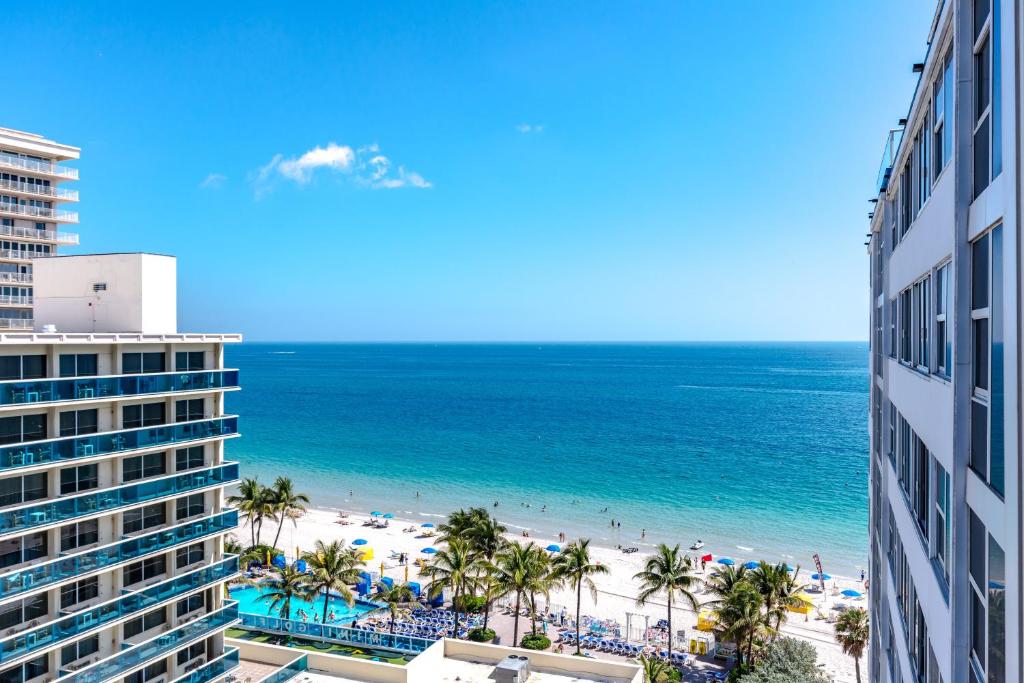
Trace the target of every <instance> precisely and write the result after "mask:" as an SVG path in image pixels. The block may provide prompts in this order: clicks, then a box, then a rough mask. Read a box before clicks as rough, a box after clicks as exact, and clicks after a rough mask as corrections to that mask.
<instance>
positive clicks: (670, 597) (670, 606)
mask: <svg viewBox="0 0 1024 683" xmlns="http://www.w3.org/2000/svg"><path fill="white" fill-rule="evenodd" d="M669 661H670V663H671V661H672V591H669Z"/></svg>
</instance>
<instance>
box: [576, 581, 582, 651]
mask: <svg viewBox="0 0 1024 683" xmlns="http://www.w3.org/2000/svg"><path fill="white" fill-rule="evenodd" d="M582 599H583V582H582V581H580V582H579V583H577V584H576V654H579V653H580V601H581V600H582Z"/></svg>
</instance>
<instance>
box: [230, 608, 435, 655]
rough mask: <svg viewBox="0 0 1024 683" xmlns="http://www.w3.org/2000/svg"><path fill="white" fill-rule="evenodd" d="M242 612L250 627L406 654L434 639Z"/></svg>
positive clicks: (422, 647)
mask: <svg viewBox="0 0 1024 683" xmlns="http://www.w3.org/2000/svg"><path fill="white" fill-rule="evenodd" d="M241 616H242V626H243V627H244V628H247V629H251V630H253V631H260V632H262V633H274V634H278V635H289V636H294V637H296V638H311V639H314V640H326V641H329V642H332V643H339V644H342V645H356V646H360V647H369V648H383V649H385V650H395V651H396V652H403V653H407V654H412V653H417V652H423V651H424V650H426V649H427V648H428V647H430V646H431V645H433V644H434V641H435V640H436V639H431V638H419V637H416V636H403V635H398V634H393V635H392V634H390V633H378V632H376V631H363V630H360V629H354V628H349V627H347V626H334V625H332V624H317V623H311V622H305V621H296V620H294V619H280V618H278V617H270V616H263V615H259V614H250V613H246V612H243V613H242V615H241Z"/></svg>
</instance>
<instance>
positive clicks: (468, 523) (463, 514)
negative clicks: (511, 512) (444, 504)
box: [437, 508, 491, 543]
mask: <svg viewBox="0 0 1024 683" xmlns="http://www.w3.org/2000/svg"><path fill="white" fill-rule="evenodd" d="M490 517H491V515H490V513H489V512H487V510H485V509H484V508H470V509H469V510H456V511H455V512H452V513H451V514H449V515H448V520H447V521H445V522H442V523H441V524H438V525H437V532H438V541H439V542H441V543H450V542H451V541H452V540H453V539H457V538H458V539H465V538H466V536H467V535H468V534H469V531H470V530H471V529H472V528H473V527H475V526H476V525H477V524H479V523H480V522H481V521H483V520H485V519H490Z"/></svg>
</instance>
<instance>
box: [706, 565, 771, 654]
mask: <svg viewBox="0 0 1024 683" xmlns="http://www.w3.org/2000/svg"><path fill="white" fill-rule="evenodd" d="M761 604H762V598H761V594H760V593H758V592H757V589H756V588H755V587H754V586H753V585H752V584H750V583H749V582H747V581H740V582H739V583H737V584H736V585H735V586H733V589H732V593H730V594H729V595H728V596H727V597H726V598H725V599H724V600H723V601H722V602H721V606H720V607H719V608H718V631H719V633H720V634H721V637H722V639H723V640H732V641H733V642H735V643H736V650H737V653H738V654H739V658H740V661H746V663H747V665H750V664H752V663H753V657H754V640H755V639H756V638H757V636H758V635H759V634H761V633H764V632H766V631H768V630H769V629H768V625H767V617H766V616H765V615H764V614H763V613H762V612H761ZM744 648H745V649H746V657H744V656H743V652H744Z"/></svg>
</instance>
